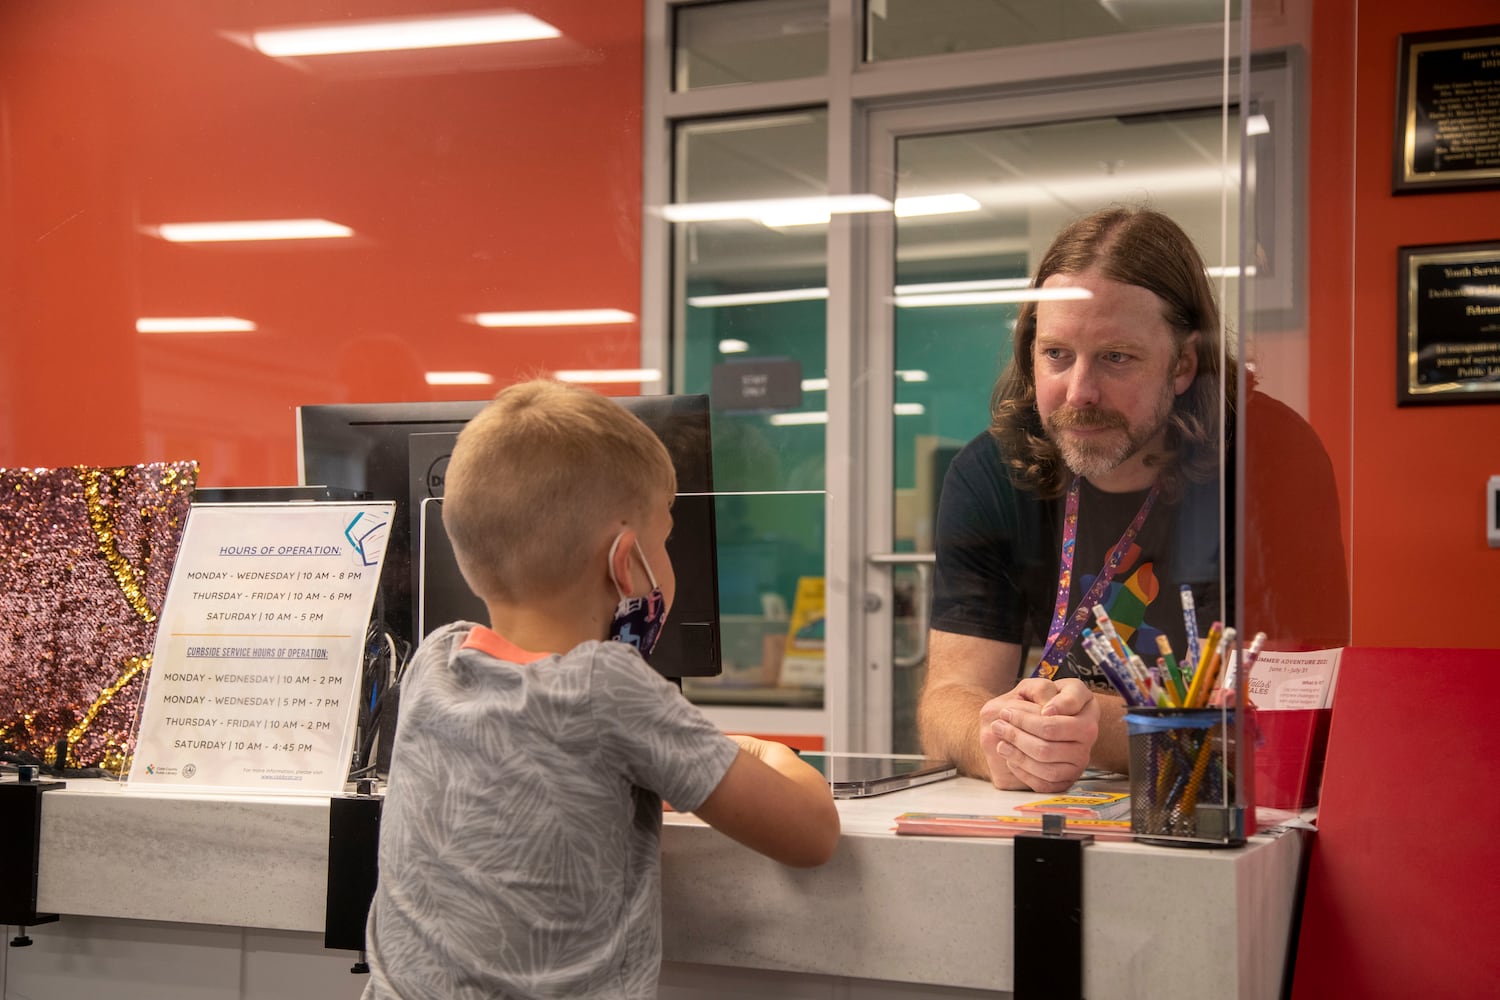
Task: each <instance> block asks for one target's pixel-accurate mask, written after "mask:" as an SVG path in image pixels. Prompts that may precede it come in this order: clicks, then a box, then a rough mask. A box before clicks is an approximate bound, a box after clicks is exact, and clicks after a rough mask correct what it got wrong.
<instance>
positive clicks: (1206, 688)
mask: <svg viewBox="0 0 1500 1000" xmlns="http://www.w3.org/2000/svg"><path fill="white" fill-rule="evenodd" d="M1236 635H1237V633H1236V632H1235V630H1234V627H1233V626H1232V625H1226V626H1224V635H1223V637H1222V638H1220V639H1219V648H1218V649H1215V650H1214V655H1213V656H1211V657H1209V659H1208V669H1207V670H1205V671H1204V677H1203V691H1202V693H1201V694H1200V695H1199V698H1200V699H1202V700H1201V701H1200V702H1199V705H1198V707H1199V708H1201V707H1203V706H1204V705H1207V704H1208V698H1209V695H1210V694H1211V693H1212V692H1213V690H1214V688H1215V686H1217V682H1218V679H1219V671H1221V670H1223V669H1224V664H1225V663H1228V662H1229V656H1230V654H1231V653H1233V652H1234V638H1235V636H1236Z"/></svg>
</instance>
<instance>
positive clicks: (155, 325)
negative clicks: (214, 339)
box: [135, 316, 255, 333]
mask: <svg viewBox="0 0 1500 1000" xmlns="http://www.w3.org/2000/svg"><path fill="white" fill-rule="evenodd" d="M254 329H255V324H254V323H252V322H250V320H248V319H240V318H239V317H237V316H142V317H141V318H140V319H138V320H136V321H135V332H136V333H249V332H250V331H252V330H254Z"/></svg>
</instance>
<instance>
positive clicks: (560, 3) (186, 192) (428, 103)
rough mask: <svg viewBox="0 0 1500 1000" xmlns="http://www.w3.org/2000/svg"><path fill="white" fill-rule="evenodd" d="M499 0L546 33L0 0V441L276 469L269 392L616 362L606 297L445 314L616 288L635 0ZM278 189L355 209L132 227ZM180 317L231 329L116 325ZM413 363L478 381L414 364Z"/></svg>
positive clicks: (628, 246)
mask: <svg viewBox="0 0 1500 1000" xmlns="http://www.w3.org/2000/svg"><path fill="white" fill-rule="evenodd" d="M354 6H357V9H358V12H359V15H360V16H361V17H362V18H373V17H391V16H411V15H420V14H432V13H442V12H448V11H452V10H454V9H460V10H461V9H464V8H466V7H469V6H471V5H468V4H462V3H454V2H452V0H448V2H439V0H363V2H361V3H360V4H358V5H354ZM505 6H508V7H510V8H513V9H519V10H524V11H526V12H528V13H531V14H533V15H534V16H536V17H539V18H541V19H542V20H545V21H547V22H549V23H551V24H553V25H554V26H556V27H557V28H559V29H560V30H561V31H562V32H563V34H564V36H565V37H564V38H563V39H557V40H548V41H539V42H525V43H518V44H514V45H495V46H479V47H465V48H453V49H442V50H429V51H427V52H425V53H405V54H395V53H370V54H365V55H358V56H353V55H350V56H337V57H320V58H308V59H306V60H303V61H302V62H301V63H300V64H298V65H294V64H289V63H288V62H286V61H282V60H276V59H272V58H269V57H267V56H265V55H262V54H259V53H257V52H255V51H252V50H251V49H249V48H248V47H246V46H244V45H242V44H239V43H237V42H236V41H234V40H233V39H232V38H231V37H229V36H231V35H235V34H240V35H243V34H244V33H245V32H247V31H249V30H250V29H254V28H260V27H268V26H283V25H291V24H304V23H315V22H326V21H335V20H340V19H343V18H346V17H347V16H348V12H349V10H350V7H351V5H349V4H344V3H332V2H329V0H311V2H310V0H215V2H205V0H153V2H152V3H145V4H143V3H139V2H136V0H49V2H47V3H6V4H3V5H0V337H3V340H0V466H18V465H21V466H54V465H68V464H75V463H89V464H117V463H118V464H124V463H134V462H140V461H153V460H167V459H196V460H198V461H199V462H200V463H201V465H202V472H201V481H202V482H203V483H204V484H206V485H263V484H283V483H291V482H295V480H296V460H295V447H294V440H295V439H294V421H293V408H294V407H295V406H296V405H298V404H302V403H318V402H338V401H376V400H420V399H465V398H485V397H488V396H489V395H491V394H492V393H493V392H494V389H495V387H498V386H499V385H503V384H505V383H506V382H507V381H510V380H513V379H514V378H515V377H516V376H518V375H520V374H529V373H533V372H538V371H549V370H552V369H555V368H558V367H588V368H595V367H599V368H610V367H637V366H638V365H639V356H640V331H639V328H638V326H637V325H636V324H634V323H632V324H625V325H618V326H603V327H595V328H576V329H569V330H560V331H553V332H546V331H524V330H522V331H489V330H483V329H481V328H479V327H478V326H476V325H474V324H473V323H471V322H467V321H465V320H464V319H462V317H463V316H464V315H466V314H472V313H475V312H480V311H502V310H544V309H564V308H568V309H572V308H614V309H622V310H625V311H626V312H629V313H631V314H637V313H638V312H639V308H638V306H639V298H640V202H641V195H640V192H641V137H640V127H641V97H642V94H641V86H642V83H641V77H642V62H641V60H642V6H641V0H611V2H609V3H589V4H580V3H576V2H568V0H521V2H518V3H510V4H507V5H505ZM287 217H318V218H326V219H330V220H333V221H335V222H339V223H342V224H344V225H347V226H350V227H351V228H353V229H354V231H355V233H356V236H355V237H354V238H352V239H346V240H320V241H306V242H299V243H287V242H282V243H259V244H218V245H184V244H169V243H166V242H163V241H162V240H160V239H158V238H156V237H155V236H152V235H149V234H147V233H145V232H142V230H141V227H143V226H149V225H152V224H156V223H161V222H185V221H205V220H225V219H234V220H240V219H264V218H287ZM203 315H214V316H219V315H228V316H236V317H240V318H244V319H249V320H252V321H254V322H255V323H256V324H257V325H258V327H259V329H258V330H256V331H255V332H253V333H236V334H138V333H136V330H135V321H136V319H137V317H141V316H203ZM431 370H463V371H481V372H486V373H489V374H491V375H492V376H494V379H495V384H494V386H478V387H472V386H471V387H461V388H435V387H430V386H428V385H427V383H426V381H425V379H424V377H423V373H424V372H427V371H431ZM638 388H639V387H638V386H625V387H621V388H620V390H619V391H628V392H634V391H637V390H638Z"/></svg>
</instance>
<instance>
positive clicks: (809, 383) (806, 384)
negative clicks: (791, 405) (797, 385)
mask: <svg viewBox="0 0 1500 1000" xmlns="http://www.w3.org/2000/svg"><path fill="white" fill-rule="evenodd" d="M802 391H803V392H827V391H828V380H827V379H826V378H805V379H803V380H802Z"/></svg>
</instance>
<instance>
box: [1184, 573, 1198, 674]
mask: <svg viewBox="0 0 1500 1000" xmlns="http://www.w3.org/2000/svg"><path fill="white" fill-rule="evenodd" d="M1182 625H1183V628H1185V629H1186V630H1187V659H1186V660H1184V661H1183V662H1182V665H1183V666H1184V667H1187V669H1189V670H1193V669H1196V668H1197V666H1198V656H1199V655H1200V650H1199V647H1198V608H1197V605H1195V604H1194V603H1193V588H1192V587H1190V586H1188V585H1187V584H1185V583H1184V584H1183V585H1182Z"/></svg>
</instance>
